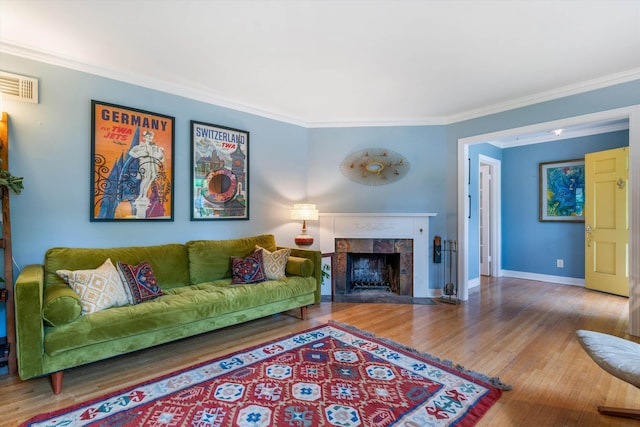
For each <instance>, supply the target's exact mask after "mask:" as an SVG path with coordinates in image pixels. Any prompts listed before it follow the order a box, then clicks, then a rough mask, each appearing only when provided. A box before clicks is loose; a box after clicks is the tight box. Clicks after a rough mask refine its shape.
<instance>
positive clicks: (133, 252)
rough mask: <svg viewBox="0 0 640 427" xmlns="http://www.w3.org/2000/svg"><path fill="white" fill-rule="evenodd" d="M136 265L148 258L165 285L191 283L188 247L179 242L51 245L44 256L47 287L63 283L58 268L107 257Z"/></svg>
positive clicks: (86, 266)
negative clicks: (101, 245) (159, 243)
mask: <svg viewBox="0 0 640 427" xmlns="http://www.w3.org/2000/svg"><path fill="white" fill-rule="evenodd" d="M107 258H111V260H112V261H113V262H118V261H120V262H124V263H127V264H133V265H136V264H138V263H139V262H142V261H144V260H146V261H147V262H148V263H149V265H150V266H151V268H153V272H154V274H155V276H156V279H157V280H158V285H159V286H160V287H161V288H162V289H170V288H173V287H176V286H184V284H185V283H189V261H188V259H187V248H186V246H185V245H182V244H179V243H170V244H165V245H155V246H130V247H122V248H51V249H49V250H48V251H47V252H46V254H45V258H44V274H45V287H47V286H50V285H52V284H54V283H64V281H63V280H62V279H61V278H60V277H58V276H57V275H56V270H62V269H66V270H86V269H90V268H95V266H96V265H100V263H102V262H103V261H104V260H105V259H107Z"/></svg>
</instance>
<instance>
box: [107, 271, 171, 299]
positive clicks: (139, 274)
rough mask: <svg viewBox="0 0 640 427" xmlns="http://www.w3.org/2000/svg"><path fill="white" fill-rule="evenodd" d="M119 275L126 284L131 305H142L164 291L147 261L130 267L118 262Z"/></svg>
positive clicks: (125, 287) (125, 288)
mask: <svg viewBox="0 0 640 427" xmlns="http://www.w3.org/2000/svg"><path fill="white" fill-rule="evenodd" d="M117 270H118V274H120V279H122V282H123V284H124V290H125V292H126V293H127V299H128V301H129V304H140V303H141V302H144V301H149V300H151V299H154V298H157V297H159V296H160V295H162V289H161V288H160V287H159V286H158V281H157V280H156V276H155V275H154V273H153V269H152V268H151V266H150V265H149V263H148V262H147V261H142V262H141V263H140V264H138V265H129V264H125V263H124V262H120V261H118V263H117Z"/></svg>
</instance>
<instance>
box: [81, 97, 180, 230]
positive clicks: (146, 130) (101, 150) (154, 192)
mask: <svg viewBox="0 0 640 427" xmlns="http://www.w3.org/2000/svg"><path fill="white" fill-rule="evenodd" d="M173 148H174V118H173V117H170V116H165V115H163V114H157V113H152V112H149V111H143V110H137V109H133V108H128V107H123V106H120V105H114V104H108V103H106V102H100V101H95V100H92V101H91V198H90V200H91V221H173V170H174V169H173Z"/></svg>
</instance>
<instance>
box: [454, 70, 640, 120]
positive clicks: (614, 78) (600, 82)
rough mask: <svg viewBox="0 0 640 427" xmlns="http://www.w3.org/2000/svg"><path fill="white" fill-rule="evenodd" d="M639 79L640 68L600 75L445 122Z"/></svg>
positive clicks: (468, 112) (494, 105)
mask: <svg viewBox="0 0 640 427" xmlns="http://www.w3.org/2000/svg"><path fill="white" fill-rule="evenodd" d="M634 80H640V68H633V69H631V70H627V71H623V72H620V73H616V74H610V75H607V76H602V77H599V78H596V79H592V80H587V81H583V82H578V83H574V84H571V85H567V86H562V87H559V88H556V89H552V90H548V91H544V92H539V93H536V94H532V95H528V96H523V97H520V98H515V99H512V100H509V101H505V102H501V103H496V104H493V105H488V106H486V107H482V108H478V109H474V110H469V111H466V112H463V113H460V114H453V115H451V116H449V117H448V118H447V123H445V124H452V123H458V122H463V121H465V120H471V119H477V118H479V117H484V116H489V115H491V114H496V113H502V112H504V111H509V110H514V109H516V108H522V107H527V106H530V105H534V104H539V103H542V102H546V101H552V100H554V99H559V98H564V97H567V96H571V95H578V94H581V93H585V92H590V91H592V90H597V89H602V88H606V87H609V86H614V85H617V84H622V83H628V82H631V81H634Z"/></svg>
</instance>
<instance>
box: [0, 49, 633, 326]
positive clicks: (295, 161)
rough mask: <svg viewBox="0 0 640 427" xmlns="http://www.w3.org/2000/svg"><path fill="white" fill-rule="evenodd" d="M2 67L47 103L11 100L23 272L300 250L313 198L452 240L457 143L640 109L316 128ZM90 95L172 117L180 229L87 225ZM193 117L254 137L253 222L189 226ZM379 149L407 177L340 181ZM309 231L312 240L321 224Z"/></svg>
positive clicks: (574, 104) (42, 69)
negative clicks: (120, 259)
mask: <svg viewBox="0 0 640 427" xmlns="http://www.w3.org/2000/svg"><path fill="white" fill-rule="evenodd" d="M0 68H1V69H2V70H3V71H9V72H13V73H17V74H23V75H27V76H33V77H38V78H39V81H40V103H39V104H35V105H34V104H28V103H21V102H16V101H9V100H5V103H4V104H5V109H6V110H7V111H8V112H9V115H10V119H9V120H10V170H11V171H12V173H13V174H15V175H19V176H24V177H25V190H24V192H23V194H21V195H19V196H13V197H12V200H11V210H12V226H13V227H12V234H13V249H14V257H15V260H16V263H17V264H18V265H19V266H23V265H25V264H30V263H39V262H41V261H42V259H43V256H44V252H45V251H46V249H48V248H50V247H52V246H124V245H146V244H156V243H165V242H184V241H186V240H189V239H196V238H214V239H215V238H233V237H238V236H245V235H251V234H259V233H266V232H270V233H274V234H275V235H276V238H277V240H278V242H279V243H281V244H292V240H293V237H294V236H295V235H296V234H298V233H299V228H300V224H298V223H296V222H293V221H291V220H289V209H290V207H291V205H292V204H293V203H294V202H298V201H305V200H309V201H310V202H313V203H316V204H317V205H318V207H319V209H320V211H321V212H435V213H437V216H436V217H435V218H433V219H432V220H431V222H430V225H431V227H430V232H431V237H432V236H433V235H435V234H440V235H442V236H447V237H450V238H451V237H455V236H456V234H457V214H458V206H457V173H458V172H457V171H458V164H457V147H458V145H457V144H458V142H457V141H458V139H459V138H464V137H469V136H474V135H479V134H484V133H489V132H494V131H498V130H503V129H510V128H514V127H519V126H524V125H528V124H534V123H539V122H544V121H549V120H556V119H560V118H565V117H571V116H576V115H581V114H586V113H591V112H596V111H603V110H608V109H613V108H618V107H623V106H629V105H634V104H640V81H635V82H630V83H625V84H620V85H617V86H613V87H609V88H605V89H600V90H597V91H592V92H588V93H585V94H580V95H574V96H570V97H567V98H562V99H558V100H554V101H549V102H544V103H540V104H536V105H532V106H529V107H524V108H519V109H515V110H511V111H506V112H503V113H498V114H492V115H488V116H485V117H481V118H477V119H473V120H466V121H463V122H459V123H454V124H449V125H446V126H398V127H363V128H327V129H313V128H312V129H307V128H305V127H301V126H296V125H292V124H288V123H284V122H280V121H276V120H272V119H268V118H264V117H259V116H256V115H252V114H248V113H243V112H239V111H234V110H230V109H227V108H222V107H219V106H216V105H211V104H206V103H203V102H198V101H194V100H190V99H186V98H182V97H180V96H175V95H171V94H167V93H164V92H159V91H156V90H150V89H146V88H144V87H140V86H135V85H131V84H127V83H123V82H119V81H115V80H111V79H107V78H103V77H98V76H95V75H91V74H87V73H83V72H78V71H74V70H70V69H67V68H64V67H60V66H55V65H49V64H45V63H40V62H36V61H32V60H27V59H23V58H19V57H15V56H12V55H7V54H0ZM471 96H472V95H471ZM91 99H97V100H100V101H104V102H110V103H114V104H119V105H124V106H128V107H132V108H138V109H143V110H148V111H153V112H157V113H162V114H167V115H171V116H175V119H176V121H175V125H176V128H175V136H176V141H175V153H174V154H175V182H174V221H173V222H157V223H156V222H141V223H138V222H126V223H120V222H100V223H95V222H93V223H92V222H90V221H89V216H90V213H89V195H90V181H89V176H90V167H91V166H90V165H91V163H90V162H91V158H90V157H91V156H90V141H91V124H90V102H91ZM337 102H339V100H338V101H337ZM190 120H199V121H203V122H208V123H213V124H217V125H222V126H228V127H233V128H238V129H242V130H246V131H249V132H250V133H251V136H250V160H251V164H250V168H251V169H250V192H251V193H250V209H251V211H250V213H251V219H250V220H249V221H237V220H236V221H197V222H193V221H190V220H189V218H190V208H191V200H190V181H189V180H190V173H189V170H190V167H191V165H190V141H189V121H190ZM376 146H380V147H385V148H389V149H391V150H394V151H397V152H399V153H401V154H402V155H404V156H405V157H407V158H408V159H409V161H410V162H411V169H410V172H409V174H408V175H407V176H406V177H405V178H404V179H402V180H400V181H398V182H396V183H393V184H389V185H385V186H379V187H367V186H362V185H358V184H355V183H353V182H351V181H349V180H348V179H346V178H345V177H343V176H342V175H341V173H340V170H339V165H340V162H341V161H342V159H344V158H345V157H346V156H347V155H348V154H350V153H353V152H354V151H357V150H359V149H362V148H367V147H376ZM570 157H571V156H570ZM536 200H537V198H536ZM504 216H505V214H503V218H504ZM309 225H310V229H311V230H310V232H311V233H312V234H313V233H314V227H317V225H315V224H313V223H310V224H309ZM530 258H531V257H530ZM533 258H534V259H535V257H533ZM426 262H429V261H426ZM545 263H546V261H544V260H541V262H540V266H537V267H535V268H536V269H540V268H542V267H541V266H542V265H543V264H545ZM514 268H515V267H514ZM16 270H19V269H16ZM16 274H17V271H16ZM3 309H4V308H3V307H2V308H0V311H1V310H3ZM0 316H1V317H0V319H1V320H0V335H4V331H3V329H4V315H3V314H0Z"/></svg>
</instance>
